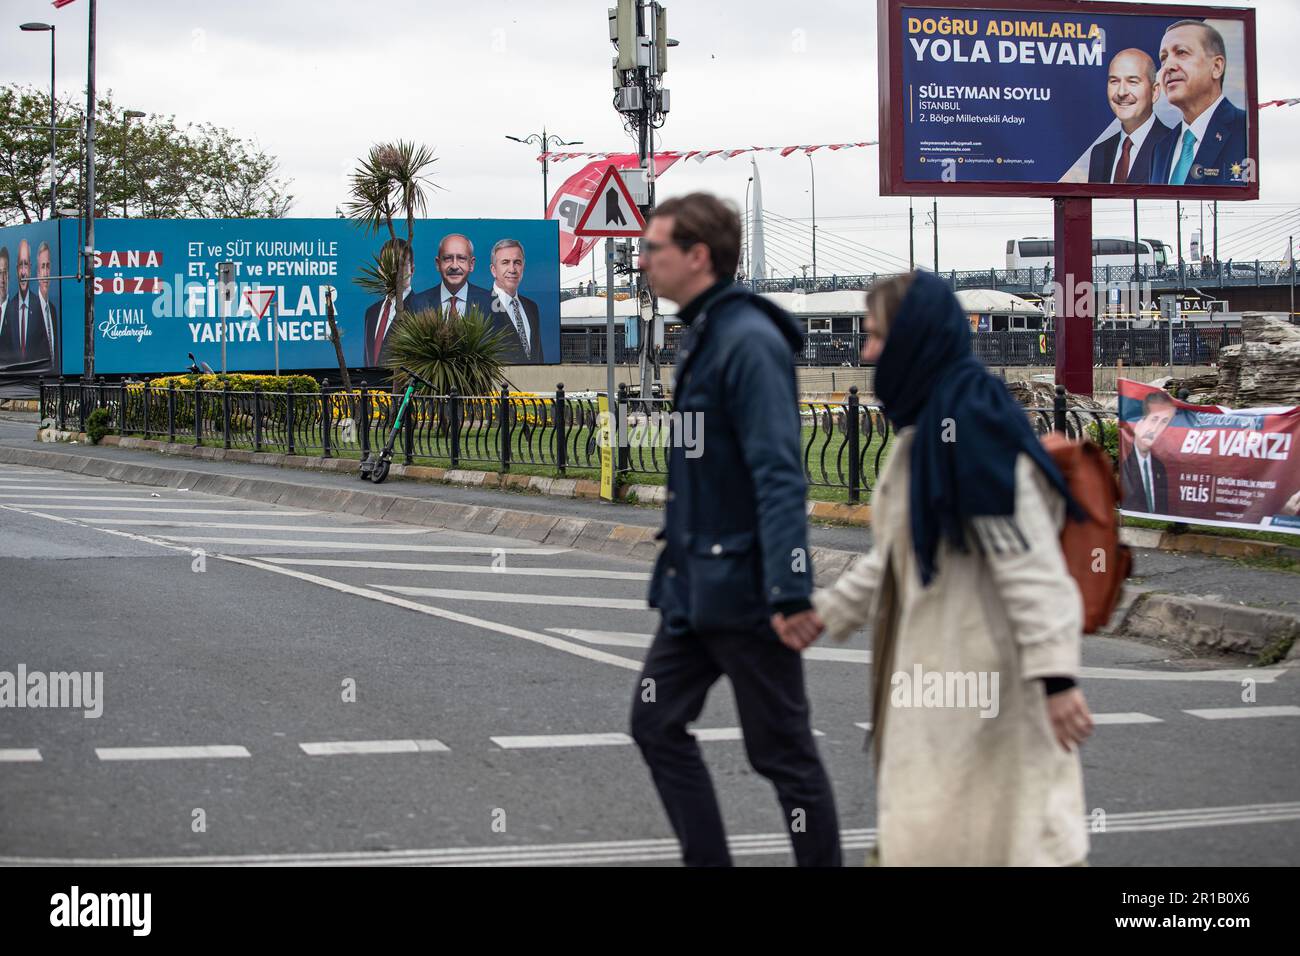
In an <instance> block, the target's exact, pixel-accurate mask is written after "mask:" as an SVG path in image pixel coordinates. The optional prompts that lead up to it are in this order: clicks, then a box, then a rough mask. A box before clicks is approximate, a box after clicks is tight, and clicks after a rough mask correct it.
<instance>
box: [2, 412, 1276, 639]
mask: <svg viewBox="0 0 1300 956" xmlns="http://www.w3.org/2000/svg"><path fill="white" fill-rule="evenodd" d="M15 419H16V416H14V415H12V414H7V415H5V416H4V417H3V418H0V462H7V463H10V464H22V465H30V466H35V467H43V468H55V469H59V470H64V471H71V472H78V473H84V474H94V475H99V476H101V477H106V478H112V479H117V480H122V481H131V482H135V483H139V484H151V485H158V486H166V487H174V488H191V489H192V490H194V491H196V492H202V493H208V494H218V495H228V496H232V497H242V498H251V499H254V500H258V501H265V502H273V503H277V504H282V505H286V506H292V507H301V508H311V509H319V510H328V511H346V512H350V513H355V514H365V515H366V516H367V517H374V518H380V517H382V518H384V519H385V520H392V521H401V522H407V523H413V524H421V525H429V526H433V527H445V528H451V529H455V530H467V531H475V532H483V533H493V532H496V533H501V534H510V535H513V536H517V537H527V538H531V539H534V540H537V541H544V542H545V543H547V544H556V545H559V546H563V547H575V548H579V549H583V550H591V551H597V552H602V553H610V554H619V555H624V556H631V557H640V558H644V559H646V560H652V559H653V558H654V556H655V554H656V551H657V544H656V542H655V541H654V538H653V536H654V533H655V531H657V530H658V528H659V526H660V524H661V521H662V517H661V513H660V510H659V509H658V508H653V507H641V506H632V505H627V504H616V503H610V502H603V501H592V500H590V499H582V498H566V497H558V496H554V495H542V494H531V493H526V492H519V491H510V490H489V489H482V488H472V487H463V486H458V485H448V484H441V483H432V482H427V481H417V480H402V479H396V478H390V479H389V481H388V482H386V483H385V484H383V485H378V486H376V485H372V484H370V483H369V482H362V481H360V480H358V479H357V477H356V472H355V471H354V468H355V464H356V463H355V462H352V461H346V463H345V460H340V465H339V467H340V469H341V470H340V471H337V472H331V471H315V470H305V469H302V468H293V467H281V466H276V465H271V464H255V463H251V462H236V461H213V460H208V459H192V458H189V457H179V456H177V455H176V454H164V453H160V452H155V451H148V450H139V449H131V448H121V447H112V446H95V445H86V444H81V443H78V444H71V443H67V442H58V443H42V442H37V441H35V440H34V437H33V436H34V430H35V425H36V420H35V417H34V416H32V417H31V419H30V420H24V419H25V416H24V419H17V420H15ZM809 543H810V545H811V547H812V549H813V553H812V559H813V567H814V569H815V570H816V573H817V581H818V584H825V583H827V582H829V581H831V580H833V579H834V578H835V577H836V576H837V575H838V574H839V573H840V572H842V571H843V570H844V569H845V568H847V567H848V566H849V564H850V563H851V562H852V561H853V560H855V559H856V558H857V556H858V555H860V554H861V553H862V552H863V551H864V550H866V549H867V548H868V547H869V546H870V533H869V531H867V530H865V529H861V528H841V527H822V526H816V525H814V526H812V527H811V528H810V531H809ZM1134 563H1135V577H1134V578H1133V580H1132V584H1133V585H1134V587H1132V588H1130V591H1131V592H1132V593H1131V595H1130V597H1131V600H1130V603H1129V606H1128V607H1127V608H1126V609H1125V612H1124V613H1123V614H1117V618H1118V619H1119V620H1118V621H1117V622H1115V623H1114V624H1113V626H1112V629H1111V630H1112V631H1113V632H1114V633H1115V634H1123V635H1124V636H1129V637H1139V638H1144V639H1149V640H1155V641H1161V642H1167V643H1171V644H1173V645H1175V646H1176V647H1177V648H1180V649H1181V650H1182V651H1184V652H1186V651H1191V652H1193V653H1204V652H1232V653H1244V654H1250V655H1252V656H1256V657H1259V656H1260V655H1265V656H1271V657H1281V656H1286V655H1287V653H1288V650H1289V652H1290V653H1289V658H1288V660H1289V661H1294V662H1297V663H1300V587H1297V585H1300V574H1296V573H1294V572H1290V571H1281V570H1269V569H1263V568H1257V567H1251V566H1249V565H1246V564H1243V563H1241V562H1240V561H1237V560H1233V559H1229V558H1221V557H1213V556H1209V555H1200V554H1186V553H1172V552H1167V551H1157V550H1152V549H1146V548H1137V549H1135V562H1134ZM1279 649H1280V650H1279Z"/></svg>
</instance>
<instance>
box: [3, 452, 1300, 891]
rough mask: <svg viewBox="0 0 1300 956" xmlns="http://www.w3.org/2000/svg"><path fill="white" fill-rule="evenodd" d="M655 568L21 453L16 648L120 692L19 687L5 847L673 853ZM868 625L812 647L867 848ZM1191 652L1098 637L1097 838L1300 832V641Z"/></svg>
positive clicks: (668, 859)
mask: <svg viewBox="0 0 1300 956" xmlns="http://www.w3.org/2000/svg"><path fill="white" fill-rule="evenodd" d="M187 464H189V463H187ZM194 464H196V465H197V464H199V463H194ZM312 477H315V476H304V481H306V480H310V478H312ZM336 480H337V479H336ZM648 571H649V568H648V566H647V565H646V564H645V563H643V562H638V561H632V560H626V559H616V558H611V557H608V556H603V555H594V554H590V553H584V552H581V551H568V550H557V549H551V548H543V547H539V546H537V545H536V544H535V543H534V542H528V541H521V540H512V539H508V538H503V537H497V536H481V535H468V534H460V533H451V532H441V531H433V530H428V529H424V528H418V527H414V526H410V525H402V524H397V523H389V522H376V521H370V520H366V519H362V518H358V517H355V516H350V515H335V514H325V513H312V512H305V511H299V510H294V509H291V508H284V507H275V506H267V505H264V504H261V503H254V502H245V501H240V500H237V499H232V498H219V497H211V496H204V495H198V494H194V493H191V492H188V491H185V490H170V489H155V488H151V487H142V486H132V485H129V484H123V483H121V482H112V481H107V480H103V479H95V478H86V477H82V476H75V475H70V474H67V473H64V472H54V471H45V470H40V469H33V468H24V467H18V466H10V465H0V671H10V672H14V671H16V669H17V668H18V666H19V665H20V664H21V665H25V667H26V669H27V670H28V672H36V671H39V672H54V671H82V672H92V673H93V672H102V674H103V690H102V714H101V716H99V717H94V718H87V717H85V716H84V715H83V710H81V709H72V708H60V709H53V708H39V709H31V708H24V709H6V710H4V711H2V712H0V862H11V863H12V862H20V861H30V860H33V859H57V860H75V861H81V862H84V861H101V860H102V861H117V860H126V859H130V860H145V861H158V860H169V859H171V858H182V859H184V860H200V861H201V860H211V859H214V858H219V859H221V860H222V861H226V862H241V861H242V862H284V863H299V862H304V861H307V862H310V861H337V862H363V863H383V862H401V863H464V862H474V863H498V864H521V863H536V862H547V863H573V864H592V863H660V862H662V863H673V862H675V861H676V858H677V851H676V846H675V843H674V842H673V841H672V839H671V831H670V829H669V827H668V824H667V821H666V819H665V818H664V815H663V812H662V810H661V808H660V806H659V803H658V801H657V798H656V797H655V794H654V792H653V790H652V788H651V785H650V781H649V777H648V774H647V773H646V770H645V768H644V766H643V764H642V762H641V759H640V756H639V754H638V752H637V750H636V748H635V746H634V745H632V743H631V741H630V740H629V739H628V738H627V737H626V732H627V714H628V708H629V704H630V701H631V695H632V693H633V690H634V685H635V680H636V676H637V672H638V669H639V663H640V660H641V659H642V657H643V655H644V647H645V644H646V642H647V640H648V637H649V635H650V634H651V633H652V631H653V629H654V626H655V614H654V613H653V612H652V611H650V610H649V609H647V608H646V607H645V605H644V593H645V586H646V577H647V574H648ZM1253 573H1257V574H1267V573H1268V572H1253ZM1292 579H1294V578H1292ZM868 654H869V638H868V635H867V634H865V633H862V634H858V635H856V636H855V637H854V638H853V639H852V640H851V641H850V642H848V643H847V644H846V645H843V646H827V647H818V648H816V649H815V651H814V652H813V653H810V654H809V655H808V659H807V661H806V665H805V666H806V671H807V678H808V683H809V686H810V693H811V696H812V701H813V714H814V726H815V727H816V729H817V730H818V731H820V732H821V733H822V734H823V736H821V737H820V738H819V746H820V748H821V750H822V753H823V755H824V757H825V759H826V761H827V763H828V768H829V770H830V773H831V776H832V778H833V780H834V782H835V787H836V796H837V799H838V803H839V808H840V814H841V826H842V828H843V830H844V831H845V841H846V849H847V861H848V862H850V863H859V862H861V861H862V858H863V852H864V850H865V848H866V847H867V846H868V845H869V843H870V842H871V839H872V830H871V828H872V826H873V825H874V806H873V800H872V796H871V785H872V782H871V779H870V772H869V768H868V760H867V756H866V754H864V752H863V739H864V730H863V729H862V727H861V726H859V725H860V724H861V722H864V721H866V720H867V719H868V714H869V708H868V702H867V697H866V678H867V664H866V661H867V657H868ZM1166 654H1167V652H1166V651H1164V650H1158V649H1155V648H1153V647H1149V646H1145V645H1142V644H1136V643H1131V642H1121V641H1115V640H1111V639H1089V641H1088V643H1087V644H1086V645H1085V650H1084V659H1085V660H1084V662H1085V665H1086V667H1087V670H1086V671H1085V675H1084V679H1083V687H1084V690H1085V693H1086V694H1087V697H1088V700H1089V702H1090V704H1091V706H1092V709H1093V710H1094V712H1095V713H1096V714H1098V715H1100V717H1099V720H1100V721H1105V722H1104V723H1102V725H1101V726H1099V727H1098V729H1097V732H1096V734H1095V735H1094V737H1093V739H1092V740H1091V741H1090V742H1089V743H1088V744H1087V745H1086V746H1085V748H1084V752H1083V754H1084V765H1085V781H1086V786H1087V806H1088V808H1089V809H1090V811H1092V813H1093V815H1094V819H1096V820H1097V821H1099V822H1100V821H1102V820H1103V819H1104V830H1103V831H1101V832H1095V833H1094V834H1093V838H1092V841H1093V842H1092V857H1091V860H1092V863H1093V864H1094V865H1146V864H1174V865H1182V864H1202V865H1203V864H1212V865H1255V864H1263V865H1295V864H1296V863H1298V862H1300V770H1298V769H1297V768H1300V759H1297V758H1300V734H1298V733H1297V730H1300V683H1298V681H1300V672H1297V671H1294V670H1293V671H1289V672H1288V671H1286V670H1283V669H1260V670H1253V671H1249V672H1243V671H1241V670H1237V669H1234V667H1233V666H1230V665H1225V664H1217V665H1208V664H1206V663H1205V662H1186V661H1170V660H1167V659H1166V657H1165V655H1166ZM1243 679H1249V680H1251V681H1253V682H1254V687H1255V689H1256V700H1255V702H1253V703H1245V702H1243V700H1242V696H1243V684H1242V681H1243ZM352 688H354V689H355V692H354V693H352V692H351V690H350V689H352ZM352 697H354V698H355V699H349V698H352ZM736 727H737V719H736V714H735V708H734V704H733V701H732V699H731V695H730V692H729V689H728V688H727V686H726V685H725V683H721V684H719V685H718V686H717V688H716V689H715V691H714V693H713V694H712V696H711V698H710V701H709V704H708V706H707V707H706V709H705V712H704V714H703V715H702V716H701V719H700V721H699V722H698V724H697V729H698V730H700V731H701V732H702V733H701V736H702V738H703V744H702V745H703V748H704V751H705V756H706V759H707V760H708V761H709V764H710V767H711V770H712V773H713V779H714V782H715V785H716V787H717V789H718V792H719V796H720V798H721V801H722V804H723V811H724V816H725V820H726V823H727V826H728V828H729V833H730V835H731V838H732V840H733V843H734V844H735V846H736V853H737V859H738V862H741V863H746V864H762V865H775V864H783V863H787V862H789V859H790V853H789V848H788V844H787V842H786V839H785V837H784V835H783V820H782V817H781V814H780V811H779V808H778V806H777V804H776V801H775V799H774V796H773V794H772V791H771V788H770V786H769V785H768V784H767V782H766V781H765V780H764V779H763V778H761V777H760V776H758V775H757V774H755V773H754V772H753V771H752V769H751V768H750V767H749V765H748V763H747V761H746V758H745V753H744V747H743V744H742V743H741V742H740V740H739V739H738V735H737V732H736Z"/></svg>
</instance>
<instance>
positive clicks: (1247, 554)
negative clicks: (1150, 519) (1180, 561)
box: [1119, 526, 1300, 561]
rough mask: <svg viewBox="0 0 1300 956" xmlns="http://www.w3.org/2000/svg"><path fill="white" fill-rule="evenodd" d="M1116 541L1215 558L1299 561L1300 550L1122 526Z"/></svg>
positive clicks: (1133, 546) (1263, 542)
mask: <svg viewBox="0 0 1300 956" xmlns="http://www.w3.org/2000/svg"><path fill="white" fill-rule="evenodd" d="M1119 539H1120V541H1122V542H1123V543H1124V544H1126V545H1128V546H1129V547H1130V548H1150V549H1152V550H1156V551H1174V552H1178V553H1181V554H1208V555H1210V556H1212V557H1216V558H1290V559H1291V560H1293V561H1300V547H1297V548H1291V547H1287V546H1286V545H1284V544H1276V543H1274V542H1272V541H1251V540H1249V539H1246V538H1225V537H1222V536H1220V535H1213V534H1193V533H1190V532H1189V533H1187V534H1173V533H1172V532H1169V531H1157V530H1156V529H1155V528H1135V527H1131V526H1129V527H1123V528H1120V529H1119Z"/></svg>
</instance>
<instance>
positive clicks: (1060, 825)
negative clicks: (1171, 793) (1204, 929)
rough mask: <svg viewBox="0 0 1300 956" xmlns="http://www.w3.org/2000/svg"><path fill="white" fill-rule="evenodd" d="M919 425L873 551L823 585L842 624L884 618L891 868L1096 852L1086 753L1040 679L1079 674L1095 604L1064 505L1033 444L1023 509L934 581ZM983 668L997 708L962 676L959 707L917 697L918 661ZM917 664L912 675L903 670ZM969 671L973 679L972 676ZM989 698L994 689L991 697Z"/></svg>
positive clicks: (882, 706) (880, 624) (878, 750)
mask: <svg viewBox="0 0 1300 956" xmlns="http://www.w3.org/2000/svg"><path fill="white" fill-rule="evenodd" d="M911 439H912V430H911V429H904V430H903V431H902V432H900V433H899V435H898V438H897V440H896V444H895V447H894V448H893V449H892V450H891V452H890V455H889V458H888V460H887V463H886V466H885V468H884V470H883V472H882V474H881V476H880V480H879V483H878V486H877V489H876V493H875V497H874V503H873V508H872V532H873V536H874V548H873V550H872V551H871V553H870V554H868V555H866V556H865V557H863V558H860V559H859V560H858V561H857V563H856V564H855V565H854V566H853V567H851V568H850V569H849V570H848V571H846V572H845V573H844V575H843V576H842V577H840V579H839V580H838V581H837V582H836V583H835V584H834V585H833V586H832V587H829V588H825V589H822V590H820V591H818V592H817V593H816V594H815V595H814V597H813V603H814V606H815V607H816V608H817V611H818V613H819V614H820V615H821V617H822V619H823V620H824V621H825V622H826V626H827V630H828V632H829V634H830V636H831V637H832V638H834V639H836V640H843V639H845V638H846V637H848V636H849V634H850V633H852V632H853V631H854V630H855V629H857V628H858V627H860V626H862V625H863V624H865V623H866V622H867V621H868V620H869V619H872V620H874V622H875V627H874V630H873V641H872V643H873V654H872V685H873V693H872V697H873V700H872V710H873V718H872V727H873V730H872V733H873V744H874V747H873V750H874V753H875V758H876V771H877V773H876V780H877V794H878V807H879V809H878V829H879V844H878V847H879V859H880V863H881V864H882V865H930V866H951V865H970V866H1052V865H1055V866H1063V865H1070V864H1077V863H1080V862H1082V861H1083V860H1084V859H1085V858H1086V856H1087V853H1088V837H1087V831H1086V829H1085V825H1084V820H1083V815H1084V804H1083V774H1082V770H1081V768H1080V762H1079V756H1078V754H1077V752H1076V753H1067V752H1065V751H1064V750H1062V749H1061V746H1060V744H1058V743H1057V741H1056V738H1055V737H1054V735H1053V733H1052V729H1051V724H1050V722H1049V720H1048V716H1047V705H1046V696H1045V693H1044V690H1043V684H1042V681H1041V680H1039V678H1042V677H1047V676H1062V677H1074V678H1076V679H1077V678H1078V674H1079V654H1080V641H1081V635H1082V617H1083V610H1082V603H1081V598H1080V595H1079V590H1078V587H1077V585H1076V584H1075V583H1074V579H1073V578H1072V577H1070V574H1069V571H1068V570H1067V569H1066V567H1065V561H1064V558H1063V556H1062V555H1061V551H1060V544H1059V539H1058V534H1059V529H1060V522H1061V521H1062V520H1063V517H1064V503H1063V501H1062V500H1061V498H1060V495H1058V494H1057V493H1056V491H1055V490H1054V489H1053V488H1052V487H1051V486H1050V485H1049V484H1048V483H1047V482H1046V480H1045V479H1044V478H1043V477H1042V475H1041V472H1040V471H1039V469H1038V467H1037V466H1036V465H1035V464H1034V462H1033V460H1032V459H1031V458H1030V457H1029V456H1028V455H1024V454H1022V455H1021V456H1020V459H1019V461H1018V462H1017V466H1016V508H1015V515H1014V516H1013V519H1012V520H1008V519H1006V518H998V519H990V518H981V519H977V520H976V522H974V523H973V525H972V532H973V537H974V538H975V539H976V540H977V542H978V544H979V546H978V547H972V548H971V550H970V551H969V552H968V553H964V554H963V553H961V552H959V551H956V550H953V549H952V548H950V547H949V546H948V545H947V543H946V542H945V543H943V544H941V545H940V550H939V554H938V559H937V560H938V571H937V573H936V575H935V577H934V579H933V580H932V581H931V582H930V585H929V587H924V588H923V587H922V586H921V580H920V576H919V574H918V571H917V564H916V558H915V553H914V551H913V548H912V544H911V535H910V533H909V530H908V511H909V506H908V486H909V471H910V469H909V455H908V450H909V448H910V447H911ZM918 667H919V668H920V669H921V674H922V675H923V680H922V682H921V684H922V686H924V684H925V682H926V681H925V679H924V675H927V674H929V673H931V672H938V673H939V674H941V675H944V679H945V682H949V681H956V680H957V678H958V677H959V675H970V674H973V675H975V676H974V678H970V677H968V678H966V680H965V682H964V686H965V688H966V689H968V690H969V689H970V688H972V687H973V686H976V685H975V683H974V681H975V680H978V677H979V675H981V674H983V675H984V678H985V680H986V684H985V687H986V688H987V689H988V690H989V691H991V690H992V687H993V684H992V680H993V675H996V676H997V691H998V693H997V695H996V698H995V706H996V716H992V711H993V709H994V707H988V708H987V710H988V711H989V712H990V716H986V717H981V716H980V713H981V707H980V705H979V704H978V703H977V702H976V700H975V699H974V698H976V697H977V694H970V695H969V696H968V697H967V699H966V703H967V706H964V707H962V706H953V705H954V704H957V703H960V702H961V701H960V699H959V698H958V697H957V696H956V691H957V687H956V684H955V683H954V685H953V687H952V692H951V693H950V694H949V696H948V697H947V698H946V703H947V705H948V706H946V707H936V706H916V705H917V704H918V703H931V704H933V703H935V702H937V699H933V698H932V699H931V700H929V701H927V700H926V699H925V698H924V697H923V696H922V693H921V690H920V689H916V690H915V691H914V692H913V693H908V691H909V685H910V684H912V683H915V680H914V679H915V677H916V676H917V668H918ZM904 674H905V675H907V676H906V678H904V677H902V676H901V675H904ZM958 682H959V683H960V681H958ZM986 699H987V698H986Z"/></svg>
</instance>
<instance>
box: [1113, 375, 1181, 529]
mask: <svg viewBox="0 0 1300 956" xmlns="http://www.w3.org/2000/svg"><path fill="white" fill-rule="evenodd" d="M1175 411H1177V406H1176V405H1175V404H1174V400H1173V399H1172V398H1170V397H1169V395H1168V394H1167V393H1165V392H1152V393H1151V394H1149V395H1147V397H1146V398H1144V399H1142V417H1141V418H1139V419H1138V420H1137V421H1136V422H1134V423H1133V447H1132V449H1131V450H1130V451H1129V453H1128V457H1127V458H1125V459H1124V464H1123V466H1122V467H1121V468H1120V489H1121V491H1122V492H1123V498H1122V500H1121V501H1120V508H1122V509H1123V510H1125V511H1144V512H1147V513H1149V514H1158V515H1167V514H1169V484H1168V474H1167V472H1166V470H1165V465H1164V462H1162V461H1161V460H1160V459H1159V458H1157V457H1156V456H1155V453H1154V452H1153V451H1152V448H1153V447H1154V446H1155V443H1156V441H1157V440H1158V439H1159V438H1160V436H1161V435H1163V434H1164V433H1165V429H1166V428H1168V427H1169V423H1170V422H1171V421H1173V420H1174V412H1175Z"/></svg>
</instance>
